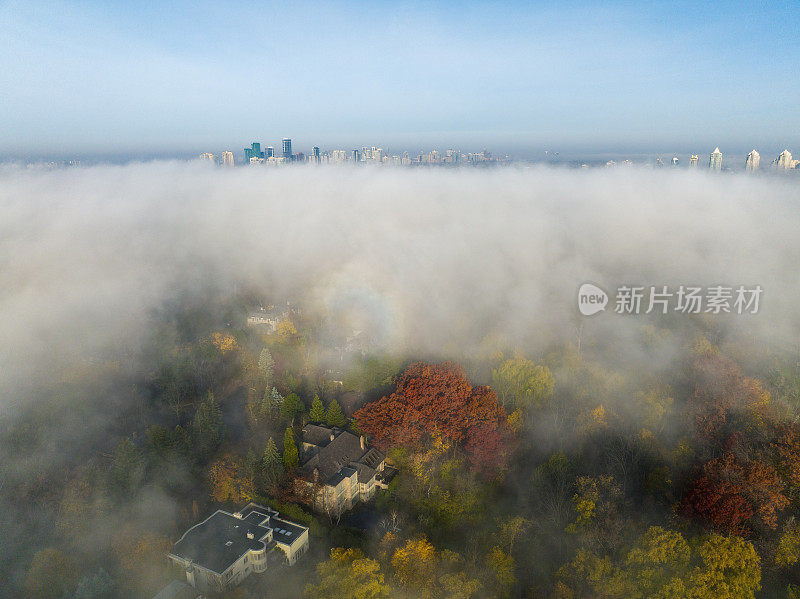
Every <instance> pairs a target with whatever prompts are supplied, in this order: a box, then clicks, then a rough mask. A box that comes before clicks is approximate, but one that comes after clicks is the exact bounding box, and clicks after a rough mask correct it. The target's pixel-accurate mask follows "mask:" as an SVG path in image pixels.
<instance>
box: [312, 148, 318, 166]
mask: <svg viewBox="0 0 800 599" xmlns="http://www.w3.org/2000/svg"><path fill="white" fill-rule="evenodd" d="M311 162H313V163H315V164H319V162H320V160H319V146H314V147H313V148H311Z"/></svg>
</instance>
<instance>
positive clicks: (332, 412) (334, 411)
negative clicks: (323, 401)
mask: <svg viewBox="0 0 800 599" xmlns="http://www.w3.org/2000/svg"><path fill="white" fill-rule="evenodd" d="M325 423H326V424H327V425H328V426H336V427H339V428H344V427H345V426H346V425H347V418H345V417H344V414H343V413H342V408H341V406H339V402H338V401H336V400H335V399H332V400H331V403H329V404H328V411H327V412H326V414H325Z"/></svg>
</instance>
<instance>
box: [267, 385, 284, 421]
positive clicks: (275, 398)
mask: <svg viewBox="0 0 800 599" xmlns="http://www.w3.org/2000/svg"><path fill="white" fill-rule="evenodd" d="M282 407H283V395H281V394H280V393H278V390H277V389H276V388H275V387H273V388H272V392H271V393H270V394H269V416H270V418H278V417H279V416H280V415H281V408H282Z"/></svg>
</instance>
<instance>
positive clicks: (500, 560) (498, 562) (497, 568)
mask: <svg viewBox="0 0 800 599" xmlns="http://www.w3.org/2000/svg"><path fill="white" fill-rule="evenodd" d="M486 565H487V567H488V568H489V572H490V573H491V575H492V578H493V580H492V583H493V584H492V587H493V588H494V590H495V595H494V596H495V597H509V596H510V595H511V590H512V588H513V587H514V584H515V583H516V582H517V579H516V577H515V576H514V558H513V557H511V556H510V555H509V554H507V553H505V552H504V551H503V550H502V549H500V547H497V546H495V547H492V550H491V551H489V554H488V555H487V556H486Z"/></svg>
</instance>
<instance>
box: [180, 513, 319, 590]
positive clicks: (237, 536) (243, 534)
mask: <svg viewBox="0 0 800 599" xmlns="http://www.w3.org/2000/svg"><path fill="white" fill-rule="evenodd" d="M307 550H308V528H307V527H305V526H301V525H299V524H295V523H294V522H289V521H288V520H285V519H283V518H282V517H281V516H280V514H279V513H278V512H276V511H275V510H273V509H270V508H268V507H264V506H262V505H258V504H255V503H249V504H248V505H247V506H245V507H244V509H242V510H241V511H239V512H236V513H233V514H231V513H229V512H226V511H224V510H217V511H216V512H214V513H213V514H212V515H211V516H209V517H208V518H206V519H205V520H203V521H202V522H200V523H199V524H196V525H195V526H193V527H192V528H190V529H189V530H187V531H186V532H185V533H184V535H183V536H182V537H181V538H180V539H179V540H178V542H177V543H175V545H174V546H173V547H172V551H171V552H170V553H169V558H170V559H171V560H172V561H173V562H175V563H176V564H178V565H179V566H180V567H181V568H182V569H183V571H184V572H185V573H186V582H187V583H189V584H190V585H191V586H193V587H195V588H196V589H198V590H200V591H204V592H207V591H211V592H221V591H225V590H228V589H231V588H233V587H235V586H236V585H238V584H239V583H241V582H242V581H243V580H244V579H245V578H247V577H248V576H249V575H250V574H252V573H253V572H264V571H266V570H267V569H268V566H269V564H270V563H274V562H275V561H276V556H278V555H280V556H281V558H280V559H282V560H285V561H286V562H287V563H288V564H289V565H293V564H294V563H295V562H296V561H297V559H298V558H299V557H300V556H301V555H303V554H304V553H305V552H306V551H307Z"/></svg>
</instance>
